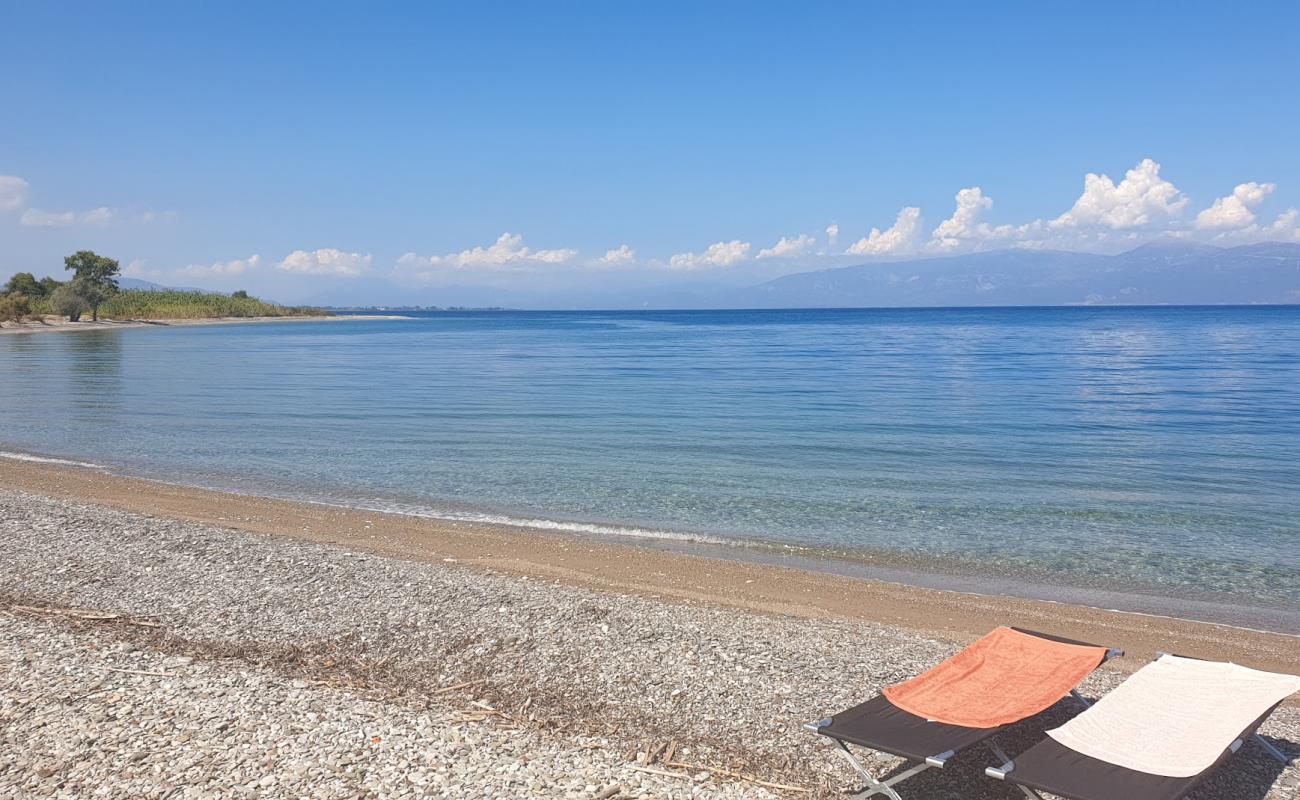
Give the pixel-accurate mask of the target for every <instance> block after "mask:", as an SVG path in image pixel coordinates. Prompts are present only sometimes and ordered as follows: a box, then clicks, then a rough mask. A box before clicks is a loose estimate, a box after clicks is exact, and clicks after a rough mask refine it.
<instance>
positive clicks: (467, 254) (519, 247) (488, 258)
mask: <svg viewBox="0 0 1300 800" xmlns="http://www.w3.org/2000/svg"><path fill="white" fill-rule="evenodd" d="M577 255H578V251H577V250H569V249H560V250H533V249H531V248H528V247H526V246H524V237H523V236H522V235H520V234H517V233H503V234H501V235H500V236H498V237H497V240H496V241H495V242H493V243H492V244H490V245H488V246H487V247H481V246H480V247H475V248H473V249H471V250H462V251H460V252H459V253H449V254H447V255H445V256H428V257H425V256H420V255H419V254H417V253H407V254H405V255H403V256H402V257H401V258H399V259H398V260H397V264H398V266H399V267H403V268H405V269H408V270H411V271H417V272H418V271H421V270H429V269H440V268H447V269H466V270H486V271H497V272H504V271H528V270H532V269H535V268H536V267H537V265H539V264H563V263H565V262H567V261H572V260H573V259H574V257H575V256H577Z"/></svg>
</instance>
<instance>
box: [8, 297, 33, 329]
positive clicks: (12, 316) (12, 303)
mask: <svg viewBox="0 0 1300 800" xmlns="http://www.w3.org/2000/svg"><path fill="white" fill-rule="evenodd" d="M30 313H32V305H31V302H29V301H28V299H27V295H25V294H23V293H22V292H6V293H5V294H4V296H2V297H0V322H8V321H13V322H22V321H23V317H26V316H27V315H28V314H30Z"/></svg>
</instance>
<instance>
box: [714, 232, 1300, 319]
mask: <svg viewBox="0 0 1300 800" xmlns="http://www.w3.org/2000/svg"><path fill="white" fill-rule="evenodd" d="M712 300H713V301H714V302H713V304H714V305H724V306H726V307H731V308H737V307H748V308H809V307H825V308H851V307H871V306H886V307H887V306H1001V305H1080V304H1120V305H1140V304H1152V305H1157V304H1187V305H1193V304H1215V303H1243V304H1248V303H1296V302H1300V244H1283V243H1279V242H1266V243H1263V244H1252V245H1242V246H1240V247H1229V248H1223V247H1212V246H1209V245H1201V244H1192V243H1188V242H1181V241H1178V240H1168V241H1161V242H1155V243H1151V244H1146V245H1143V246H1141V247H1138V248H1136V249H1134V250H1130V251H1128V252H1126V253H1121V254H1119V255H1113V256H1105V255H1092V254H1088V253H1068V252H1061V251H1041V250H999V251H994V252H986V253H972V254H968V255H959V256H948V257H944V258H929V259H920V260H915V261H896V262H888V263H873V264H863V265H860V266H853V267H840V268H837V269H825V270H818V271H815V272H801V273H796V274H794V275H786V276H784V277H781V278H776V279H775V280H771V281H767V282H766V283H762V284H759V285H757V286H753V287H750V288H748V289H744V290H740V291H737V292H731V293H728V294H725V295H720V296H717V297H715V298H712Z"/></svg>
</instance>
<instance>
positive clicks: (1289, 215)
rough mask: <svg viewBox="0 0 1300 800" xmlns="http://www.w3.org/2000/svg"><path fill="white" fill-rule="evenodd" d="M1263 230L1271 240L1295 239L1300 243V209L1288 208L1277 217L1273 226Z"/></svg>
mask: <svg viewBox="0 0 1300 800" xmlns="http://www.w3.org/2000/svg"><path fill="white" fill-rule="evenodd" d="M1263 230H1264V233H1265V234H1266V235H1267V236H1269V237H1271V238H1275V239H1283V240H1286V239H1293V240H1295V241H1297V242H1300V209H1297V208H1288V209H1287V210H1286V211H1283V212H1282V213H1281V214H1278V215H1277V219H1276V220H1274V221H1273V224H1272V225H1269V226H1268V227H1267V228H1264V229H1263Z"/></svg>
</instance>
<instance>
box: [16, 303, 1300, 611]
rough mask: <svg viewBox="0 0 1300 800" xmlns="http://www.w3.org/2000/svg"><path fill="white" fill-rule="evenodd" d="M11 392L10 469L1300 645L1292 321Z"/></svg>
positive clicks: (55, 354)
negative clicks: (592, 540) (465, 524)
mask: <svg viewBox="0 0 1300 800" xmlns="http://www.w3.org/2000/svg"><path fill="white" fill-rule="evenodd" d="M0 381H2V382H3V383H2V385H0V450H6V451H10V452H13V453H36V454H41V455H45V456H54V457H62V458H69V459H75V460H79V461H88V462H93V463H96V464H101V465H105V466H107V467H110V468H115V469H117V470H120V471H123V472H127V473H130V474H137V475H143V476H147V477H156V478H162V479H165V480H171V481H180V482H187V483H194V484H199V485H207V486H217V487H222V488H230V489H236V490H243V491H251V492H257V493H262V494H274V495H281V496H291V497H300V498H307V499H315V500H323V501H328V502H338V503H345V504H350V505H356V506H361V507H367V508H387V509H393V510H403V511H407V512H412V513H423V514H431V515H435V516H448V517H454V518H470V519H476V518H489V519H498V518H506V517H508V518H512V519H520V520H531V521H533V522H534V523H540V524H546V525H552V526H555V527H561V528H568V529H572V530H575V531H579V532H585V533H587V534H589V535H597V536H617V535H630V534H641V535H651V536H654V537H658V538H659V539H661V540H662V541H677V542H684V541H687V540H692V539H695V540H700V541H705V542H732V541H743V542H750V543H756V544H758V545H760V547H759V548H758V549H757V550H754V551H752V552H754V553H760V554H761V553H767V554H768V555H767V556H763V557H778V556H782V554H788V553H795V554H798V555H800V556H801V557H808V558H813V559H822V560H824V559H828V558H830V559H838V562H837V563H838V564H839V566H838V567H836V568H839V569H845V568H846V567H845V566H844V565H853V564H858V565H864V568H874V569H878V570H879V569H887V570H890V569H898V570H903V571H904V572H907V573H908V574H911V573H929V572H934V573H941V574H947V575H949V576H961V578H962V579H963V580H968V581H969V580H975V579H979V580H988V581H996V582H1000V585H1001V586H1002V587H1003V588H1004V589H1006V590H1011V591H1018V590H1023V589H1024V587H1026V586H1036V587H1039V589H1038V590H1044V591H1045V590H1047V589H1048V588H1054V589H1055V590H1063V588H1064V589H1077V590H1083V591H1092V592H1095V593H1103V594H1096V595H1095V596H1097V597H1110V596H1111V595H1107V594H1104V593H1106V592H1112V591H1117V592H1119V593H1120V594H1119V595H1115V596H1117V597H1130V598H1134V597H1137V598H1142V597H1145V598H1148V601H1146V602H1147V605H1143V603H1141V602H1138V603H1137V604H1136V606H1135V607H1140V608H1147V609H1148V610H1151V609H1154V610H1159V611H1162V612H1169V613H1179V612H1180V609H1181V608H1184V607H1186V608H1191V609H1199V611H1194V612H1189V615H1192V616H1203V615H1205V614H1206V613H1209V615H1210V616H1215V613H1214V612H1213V609H1215V608H1231V609H1233V611H1232V613H1230V614H1229V613H1227V612H1224V613H1225V615H1226V616H1227V617H1230V618H1231V619H1232V620H1233V621H1236V622H1240V623H1244V624H1250V623H1251V622H1252V621H1255V620H1258V624H1259V625H1260V626H1261V627H1273V628H1275V629H1279V628H1280V629H1293V630H1295V631H1300V621H1298V620H1300V508H1298V506H1300V308H1298V307H1292V308H1287V307H1281V308H1278V307H1271V308H1262V307H1261V308H1132V309H1092V308H1074V309H981V310H951V309H948V310H896V311H893V310H890V311H880V310H864V311H748V312H747V311H725V312H721V311H720V312H645V313H641V312H612V313H603V312H581V313H550V312H536V313H525V312H501V313H439V314H429V315H421V316H420V317H419V318H418V319H414V320H380V319H375V320H365V321H356V322H327V323H301V324H270V325H246V326H228V327H192V328H174V329H167V330H159V329H132V330H123V331H114V332H106V333H91V332H87V333H78V334H49V335H32V336H3V337H0ZM733 549H735V550H736V552H740V551H741V549H739V548H733ZM745 552H751V551H745ZM873 565H874V566H873ZM954 580H955V578H954ZM959 585H967V584H960V583H959ZM1017 587H1019V589H1017ZM1030 593H1031V594H1032V593H1033V592H1032V591H1031V592H1030ZM1150 598H1162V600H1161V601H1160V603H1157V604H1156V605H1154V606H1152V605H1150V603H1151V602H1154V601H1150ZM1117 602H1118V601H1117ZM1120 604H1123V603H1120ZM1207 610H1208V611H1207Z"/></svg>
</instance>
